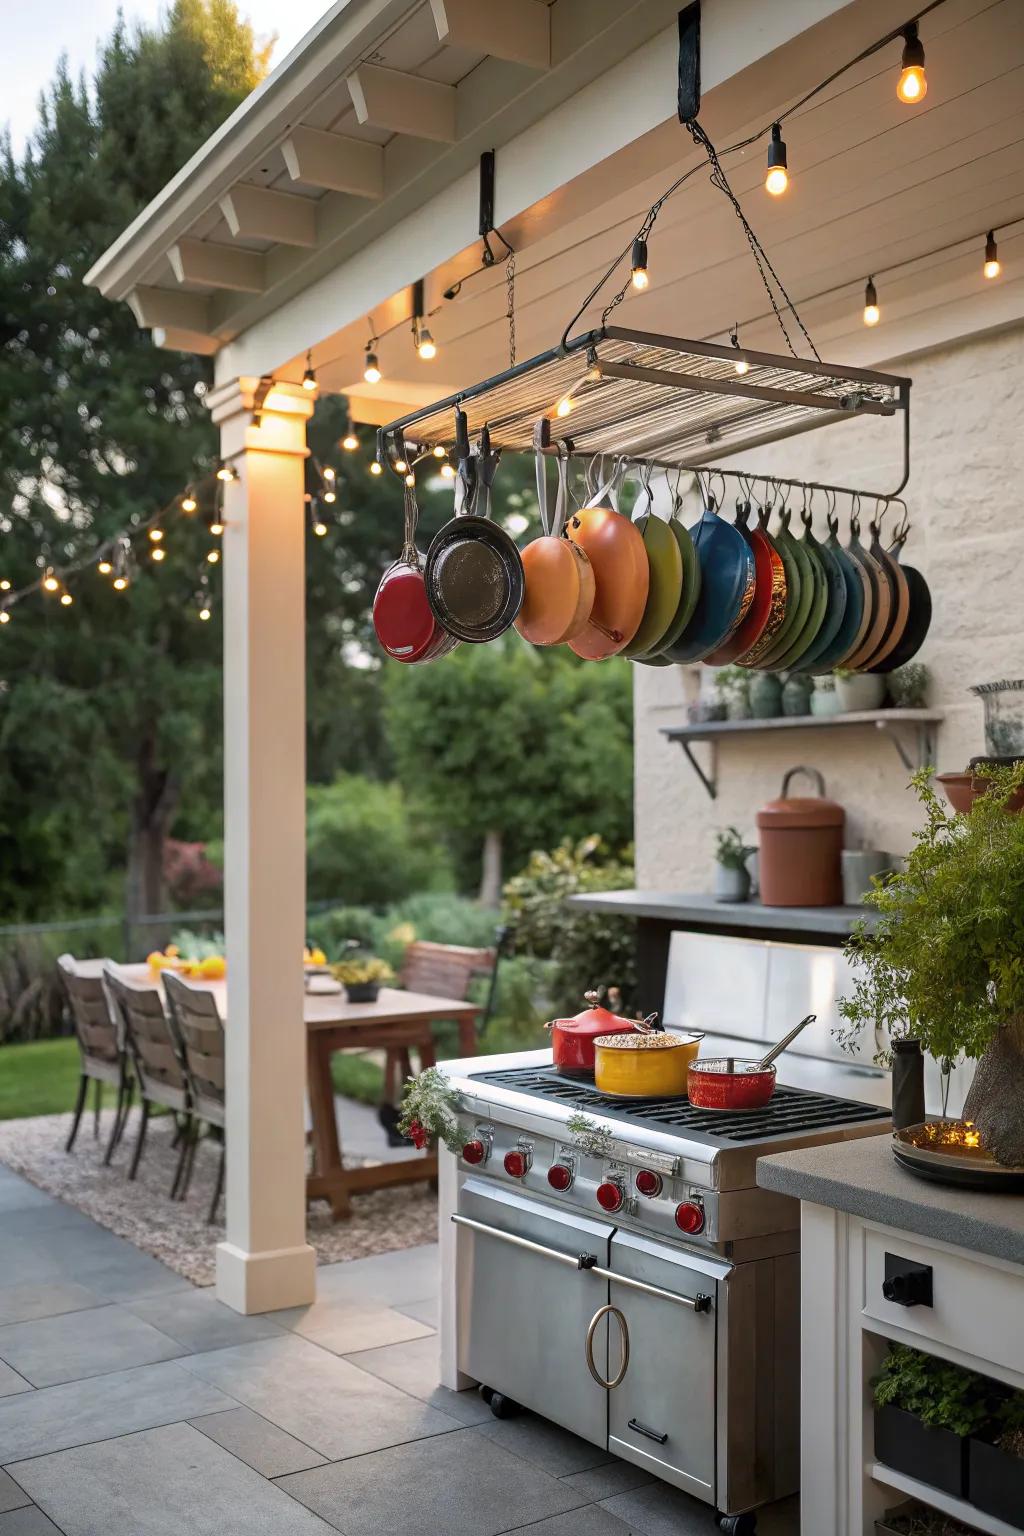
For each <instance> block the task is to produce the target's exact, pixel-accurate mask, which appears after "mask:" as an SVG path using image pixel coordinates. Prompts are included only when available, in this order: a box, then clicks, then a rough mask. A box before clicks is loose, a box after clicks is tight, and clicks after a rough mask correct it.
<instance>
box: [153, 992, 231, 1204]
mask: <svg viewBox="0 0 1024 1536" xmlns="http://www.w3.org/2000/svg"><path fill="white" fill-rule="evenodd" d="M164 991H165V993H166V996H167V1004H168V1007H169V1008H170V1011H171V1017H172V1018H173V1020H174V1022H175V1025H176V1026H177V1032H178V1037H179V1039H180V1040H181V1044H182V1046H183V1047H184V1052H185V1074H186V1076H187V1078H188V1087H189V1102H190V1105H191V1109H192V1117H193V1122H194V1123H193V1130H192V1137H191V1146H190V1148H189V1153H188V1157H187V1160H186V1163H185V1176H184V1180H183V1183H182V1187H181V1190H180V1192H179V1197H180V1199H182V1200H184V1199H185V1197H186V1195H187V1194H188V1189H189V1185H190V1184H191V1182H192V1165H193V1163H194V1162H195V1157H196V1147H197V1145H198V1143H199V1128H198V1124H196V1123H195V1122H198V1121H205V1123H206V1124H207V1125H209V1126H215V1127H216V1128H217V1129H218V1130H219V1131H220V1132H221V1148H220V1161H219V1164H218V1167H217V1182H216V1185H215V1187H214V1191H213V1199H212V1200H211V1201H210V1210H209V1214H208V1215H207V1218H206V1219H207V1221H212V1220H213V1219H214V1217H215V1216H216V1214H217V1206H218V1204H219V1203H220V1197H221V1191H222V1190H223V1188H224V1158H225V1153H226V1151H227V1141H226V1139H225V1137H224V1024H223V1021H222V1020H221V1016H220V1014H219V1012H218V1011H217V1004H216V1002H215V1001H214V997H213V993H212V992H211V991H210V990H209V989H208V988H207V987H196V986H193V985H192V984H191V983H190V982H187V981H183V980H182V978H181V977H180V976H175V975H174V973H173V971H165V972H164Z"/></svg>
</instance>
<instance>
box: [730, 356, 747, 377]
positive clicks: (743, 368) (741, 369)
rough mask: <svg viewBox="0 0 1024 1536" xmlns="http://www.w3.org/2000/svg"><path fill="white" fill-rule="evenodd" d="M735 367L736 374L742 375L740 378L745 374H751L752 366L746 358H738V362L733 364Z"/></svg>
mask: <svg viewBox="0 0 1024 1536" xmlns="http://www.w3.org/2000/svg"><path fill="white" fill-rule="evenodd" d="M733 367H734V368H735V370H736V372H737V373H738V374H739V375H740V377H742V376H743V374H745V373H749V372H750V364H749V363H748V362H747V360H746V358H745V357H738V358H737V359H736V361H735V362H734V363H733Z"/></svg>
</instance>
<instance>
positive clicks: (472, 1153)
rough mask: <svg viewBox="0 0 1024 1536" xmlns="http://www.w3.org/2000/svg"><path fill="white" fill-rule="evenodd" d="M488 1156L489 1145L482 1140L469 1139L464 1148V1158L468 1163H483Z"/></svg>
mask: <svg viewBox="0 0 1024 1536" xmlns="http://www.w3.org/2000/svg"><path fill="white" fill-rule="evenodd" d="M486 1157H487V1147H486V1146H485V1144H484V1143H483V1142H482V1141H467V1142H466V1145H465V1146H464V1147H463V1149H462V1159H463V1162H466V1163H482V1162H483V1161H484V1160H485V1159H486Z"/></svg>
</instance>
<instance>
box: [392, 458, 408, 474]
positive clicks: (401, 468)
mask: <svg viewBox="0 0 1024 1536" xmlns="http://www.w3.org/2000/svg"><path fill="white" fill-rule="evenodd" d="M408 468H409V466H408V464H407V463H406V462H405V460H404V459H396V460H395V474H396V475H404V474H405V472H406V470H407V469H408Z"/></svg>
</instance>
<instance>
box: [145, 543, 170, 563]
mask: <svg viewBox="0 0 1024 1536" xmlns="http://www.w3.org/2000/svg"><path fill="white" fill-rule="evenodd" d="M149 558H150V559H151V560H155V561H156V562H157V564H159V563H160V561H161V560H166V558H167V551H166V549H164V547H163V545H161V544H156V545H154V546H153V548H152V549H151V550H150V552H149Z"/></svg>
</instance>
